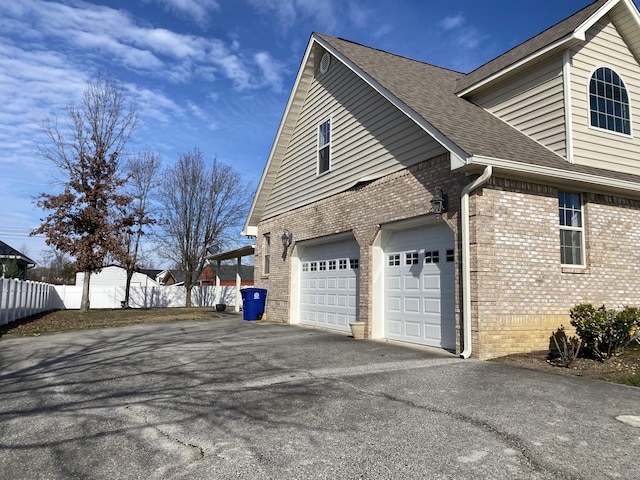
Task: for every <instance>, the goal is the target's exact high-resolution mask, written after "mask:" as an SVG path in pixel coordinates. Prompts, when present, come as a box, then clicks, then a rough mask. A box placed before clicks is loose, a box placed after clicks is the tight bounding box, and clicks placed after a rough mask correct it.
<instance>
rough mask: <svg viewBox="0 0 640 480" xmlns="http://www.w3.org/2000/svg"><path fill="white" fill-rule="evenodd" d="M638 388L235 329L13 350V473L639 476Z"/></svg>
mask: <svg viewBox="0 0 640 480" xmlns="http://www.w3.org/2000/svg"><path fill="white" fill-rule="evenodd" d="M620 415H628V416H631V417H632V418H631V420H632V422H631V423H633V420H634V418H633V417H634V416H640V389H637V388H632V387H624V386H616V385H610V384H605V383H601V382H596V381H591V380H587V379H582V378H578V377H567V376H561V375H551V374H544V373H540V372H535V371H528V370H520V369H516V368H514V367H510V366H506V365H499V364H494V363H489V362H479V361H473V360H460V359H458V358H456V357H455V356H452V355H450V354H447V353H446V352H441V351H438V350H430V349H421V348H408V347H404V346H400V345H398V344H392V343H386V342H380V341H356V340H354V339H353V338H350V337H349V336H348V335H346V334H340V333H337V334H336V333H329V332H325V331H321V330H316V329H309V328H305V327H295V326H284V325H274V324H268V323H261V322H246V321H243V320H242V319H241V317H239V316H227V317H225V318H223V319H212V320H201V321H189V322H176V323H163V324H153V325H141V326H134V327H126V328H119V329H108V330H94V331H85V332H74V333H63V334H54V335H46V336H40V337H22V338H10V337H7V336H5V337H3V338H1V339H0V477H1V478H3V479H30V480H32V479H40V478H42V479H71V478H82V479H119V478H122V479H134V478H140V479H161V478H162V479H256V480H259V479H294V478H295V479H325V478H326V479H329V478H331V479H418V478H435V479H438V478H447V479H449V478H450V479H460V478H495V479H500V478H526V479H558V478H560V479H563V478H583V479H604V478H623V479H630V478H640V467H639V465H640V455H639V454H638V452H639V451H640V428H638V427H634V426H632V425H629V424H627V423H623V422H620V421H619V420H617V419H616V417H618V416H620Z"/></svg>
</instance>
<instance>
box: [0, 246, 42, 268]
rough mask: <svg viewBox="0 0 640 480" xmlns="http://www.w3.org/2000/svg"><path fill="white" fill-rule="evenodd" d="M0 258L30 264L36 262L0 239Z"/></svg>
mask: <svg viewBox="0 0 640 480" xmlns="http://www.w3.org/2000/svg"><path fill="white" fill-rule="evenodd" d="M0 259H2V260H5V259H6V260H15V261H19V262H22V263H26V264H30V265H35V264H36V262H34V261H33V260H31V259H30V258H29V257H27V256H26V255H24V254H23V253H22V252H19V251H18V250H16V249H15V248H13V247H12V246H10V245H7V244H6V243H4V242H3V241H2V240H0Z"/></svg>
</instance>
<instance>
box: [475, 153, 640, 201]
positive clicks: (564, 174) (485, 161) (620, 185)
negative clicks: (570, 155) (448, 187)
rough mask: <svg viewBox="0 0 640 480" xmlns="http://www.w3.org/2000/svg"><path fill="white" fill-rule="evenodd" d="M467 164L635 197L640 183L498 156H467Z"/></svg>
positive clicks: (639, 191) (638, 191) (639, 192)
mask: <svg viewBox="0 0 640 480" xmlns="http://www.w3.org/2000/svg"><path fill="white" fill-rule="evenodd" d="M469 165H480V166H483V167H484V166H489V165H491V166H492V167H494V168H500V169H504V170H510V171H514V172H518V173H521V174H525V175H534V176H540V177H550V178H552V179H554V181H556V182H557V180H566V181H571V182H578V183H585V184H589V185H592V186H595V187H601V188H602V187H604V188H605V189H606V188H608V189H615V190H624V191H625V192H627V193H633V196H634V197H635V198H637V197H638V196H639V194H640V190H639V187H640V185H639V184H638V183H637V182H630V181H626V180H618V179H615V178H609V177H602V176H599V175H592V174H589V173H582V172H570V171H567V170H562V169H559V168H552V167H544V166H540V165H532V164H530V163H522V162H514V161H512V160H503V159H500V158H491V157H482V156H477V155H476V156H473V157H471V158H469Z"/></svg>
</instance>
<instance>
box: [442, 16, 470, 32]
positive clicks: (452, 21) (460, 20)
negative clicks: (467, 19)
mask: <svg viewBox="0 0 640 480" xmlns="http://www.w3.org/2000/svg"><path fill="white" fill-rule="evenodd" d="M463 24H464V17H463V16H462V15H449V16H447V17H445V18H444V19H443V20H442V22H440V25H441V26H442V28H444V29H445V30H451V29H454V28H458V27H461V26H462V25H463Z"/></svg>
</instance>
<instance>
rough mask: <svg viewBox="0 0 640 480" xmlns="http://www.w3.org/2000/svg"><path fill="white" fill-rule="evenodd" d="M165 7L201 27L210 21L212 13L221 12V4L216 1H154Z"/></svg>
mask: <svg viewBox="0 0 640 480" xmlns="http://www.w3.org/2000/svg"><path fill="white" fill-rule="evenodd" d="M153 1H154V2H155V3H157V4H160V5H164V7H165V9H166V10H168V11H170V12H175V13H177V14H178V15H180V16H182V17H186V18H191V19H192V20H193V21H195V22H196V23H197V24H198V25H200V26H205V25H206V24H207V22H209V20H210V18H211V17H210V15H209V14H210V13H211V12H215V11H218V10H220V4H219V3H218V2H216V1H215V0H153Z"/></svg>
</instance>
